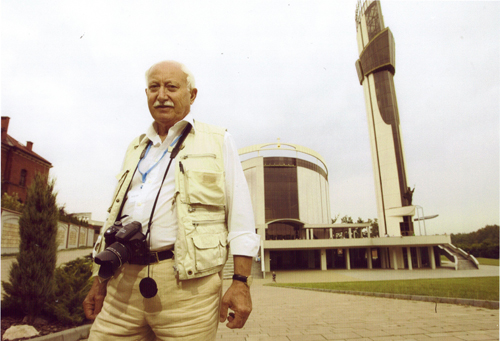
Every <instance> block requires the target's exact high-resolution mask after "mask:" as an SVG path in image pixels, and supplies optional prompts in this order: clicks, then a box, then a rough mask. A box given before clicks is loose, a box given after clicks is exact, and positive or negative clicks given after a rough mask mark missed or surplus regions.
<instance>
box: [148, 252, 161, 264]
mask: <svg viewBox="0 0 500 341" xmlns="http://www.w3.org/2000/svg"><path fill="white" fill-rule="evenodd" d="M151 253H152V255H153V257H154V258H155V259H154V260H153V261H152V262H151V263H159V262H160V258H158V252H157V251H153V252H151ZM151 263H150V264H151Z"/></svg>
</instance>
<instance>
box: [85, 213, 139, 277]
mask: <svg viewBox="0 0 500 341" xmlns="http://www.w3.org/2000/svg"><path fill="white" fill-rule="evenodd" d="M104 241H105V242H106V249H105V250H104V251H102V252H100V253H99V254H98V255H97V256H95V259H94V261H95V262H96V263H97V264H99V265H100V266H101V268H100V269H99V276H100V277H102V278H104V279H108V278H109V277H111V276H113V274H114V273H115V271H116V269H118V268H120V267H121V266H122V265H123V264H124V263H126V262H128V261H129V259H130V258H131V257H132V256H135V255H143V254H146V253H147V252H148V247H147V245H146V236H145V235H144V234H143V233H142V224H141V223H139V222H138V221H134V222H132V223H130V224H127V225H125V226H122V223H121V221H116V222H115V223H114V224H113V226H111V227H110V228H108V229H107V230H106V232H104Z"/></svg>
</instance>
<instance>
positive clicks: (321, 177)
mask: <svg viewBox="0 0 500 341" xmlns="http://www.w3.org/2000/svg"><path fill="white" fill-rule="evenodd" d="M239 154H240V157H241V158H242V160H243V161H242V166H243V170H244V173H245V176H246V179H247V182H248V186H249V188H250V194H251V196H252V205H253V209H254V214H255V222H256V227H257V233H259V234H260V236H261V239H262V240H263V241H264V240H300V239H302V240H312V239H314V238H328V236H327V235H325V236H323V234H327V233H328V231H324V230H317V231H314V232H313V230H309V229H305V228H304V225H305V224H316V225H318V224H331V213H330V195H329V190H328V169H327V167H326V165H325V161H324V159H323V157H322V156H321V155H319V154H318V153H317V152H315V151H313V150H311V149H309V148H306V147H303V146H299V145H295V144H285V143H280V142H278V143H268V144H259V145H253V146H250V147H246V148H242V149H240V150H239ZM265 258H269V257H265ZM275 258H276V257H275ZM286 258H287V259H289V258H290V257H286ZM305 261H306V262H307V260H305ZM267 269H269V267H267Z"/></svg>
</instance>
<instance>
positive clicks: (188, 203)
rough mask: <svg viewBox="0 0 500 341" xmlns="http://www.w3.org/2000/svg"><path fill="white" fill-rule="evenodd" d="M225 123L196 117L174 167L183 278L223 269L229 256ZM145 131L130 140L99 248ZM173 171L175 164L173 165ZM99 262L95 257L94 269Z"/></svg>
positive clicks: (178, 255) (145, 142)
mask: <svg viewBox="0 0 500 341" xmlns="http://www.w3.org/2000/svg"><path fill="white" fill-rule="evenodd" d="M224 134H225V129H223V128H219V127H216V126H212V125H209V124H206V123H201V122H198V121H195V124H194V129H192V130H191V132H190V133H189V134H188V136H187V137H186V139H185V141H184V143H183V145H182V146H181V150H180V151H179V154H178V155H177V157H176V158H175V160H173V161H172V165H171V166H170V169H172V168H173V169H175V198H174V205H175V206H176V209H177V220H178V226H179V229H178V232H177V240H176V242H175V257H174V259H175V270H176V271H177V274H178V277H179V279H181V280H184V279H190V278H198V277H203V276H208V275H211V274H213V273H216V272H219V271H221V270H222V268H223V267H224V264H225V262H226V260H227V249H228V248H227V234H228V230H227V223H226V221H227V220H226V199H225V198H226V196H225V190H224V189H225V177H224V160H223V156H222V146H223V143H224ZM148 142H149V140H148V139H147V138H145V137H144V135H142V136H140V137H138V138H136V139H135V140H134V141H132V143H131V144H130V146H129V148H128V149H127V153H126V156H125V162H124V166H123V169H122V171H121V172H120V174H119V175H118V176H117V179H118V185H117V186H116V190H115V193H114V195H113V202H112V204H111V207H110V208H109V209H108V212H109V216H108V218H107V220H106V222H105V224H104V226H103V228H102V229H101V235H100V236H99V239H98V242H97V243H96V245H95V246H94V253H95V254H97V253H99V252H102V251H103V250H104V249H105V245H104V244H105V243H104V238H103V235H104V231H106V230H107V229H108V228H109V227H110V226H111V225H112V224H113V223H114V222H115V220H116V219H117V216H118V214H119V213H120V210H121V207H122V203H123V200H124V198H125V196H126V194H127V191H128V188H129V185H130V182H131V181H132V177H133V175H134V171H135V169H136V167H137V164H138V162H139V160H140V158H141V155H142V154H143V152H144V150H145V148H146V147H147V145H148ZM170 171H171V170H170ZM98 271H99V265H97V264H95V263H94V268H93V271H92V272H93V275H95V276H96V275H97V274H98Z"/></svg>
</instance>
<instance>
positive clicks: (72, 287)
mask: <svg viewBox="0 0 500 341" xmlns="http://www.w3.org/2000/svg"><path fill="white" fill-rule="evenodd" d="M91 274H92V260H91V259H90V258H89V257H86V258H77V259H75V260H73V261H71V262H68V263H65V264H63V265H61V266H60V267H58V268H57V269H56V271H55V275H54V278H55V283H56V289H55V291H54V296H53V298H52V300H51V302H50V303H48V304H47V306H46V312H47V313H48V314H50V315H52V316H53V317H54V318H55V319H56V320H57V321H59V322H61V323H63V324H71V325H76V324H81V323H82V322H83V321H84V320H85V314H84V312H83V307H82V302H83V300H84V298H85V296H87V293H88V292H89V290H90V287H91V286H92V282H93V278H91Z"/></svg>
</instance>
